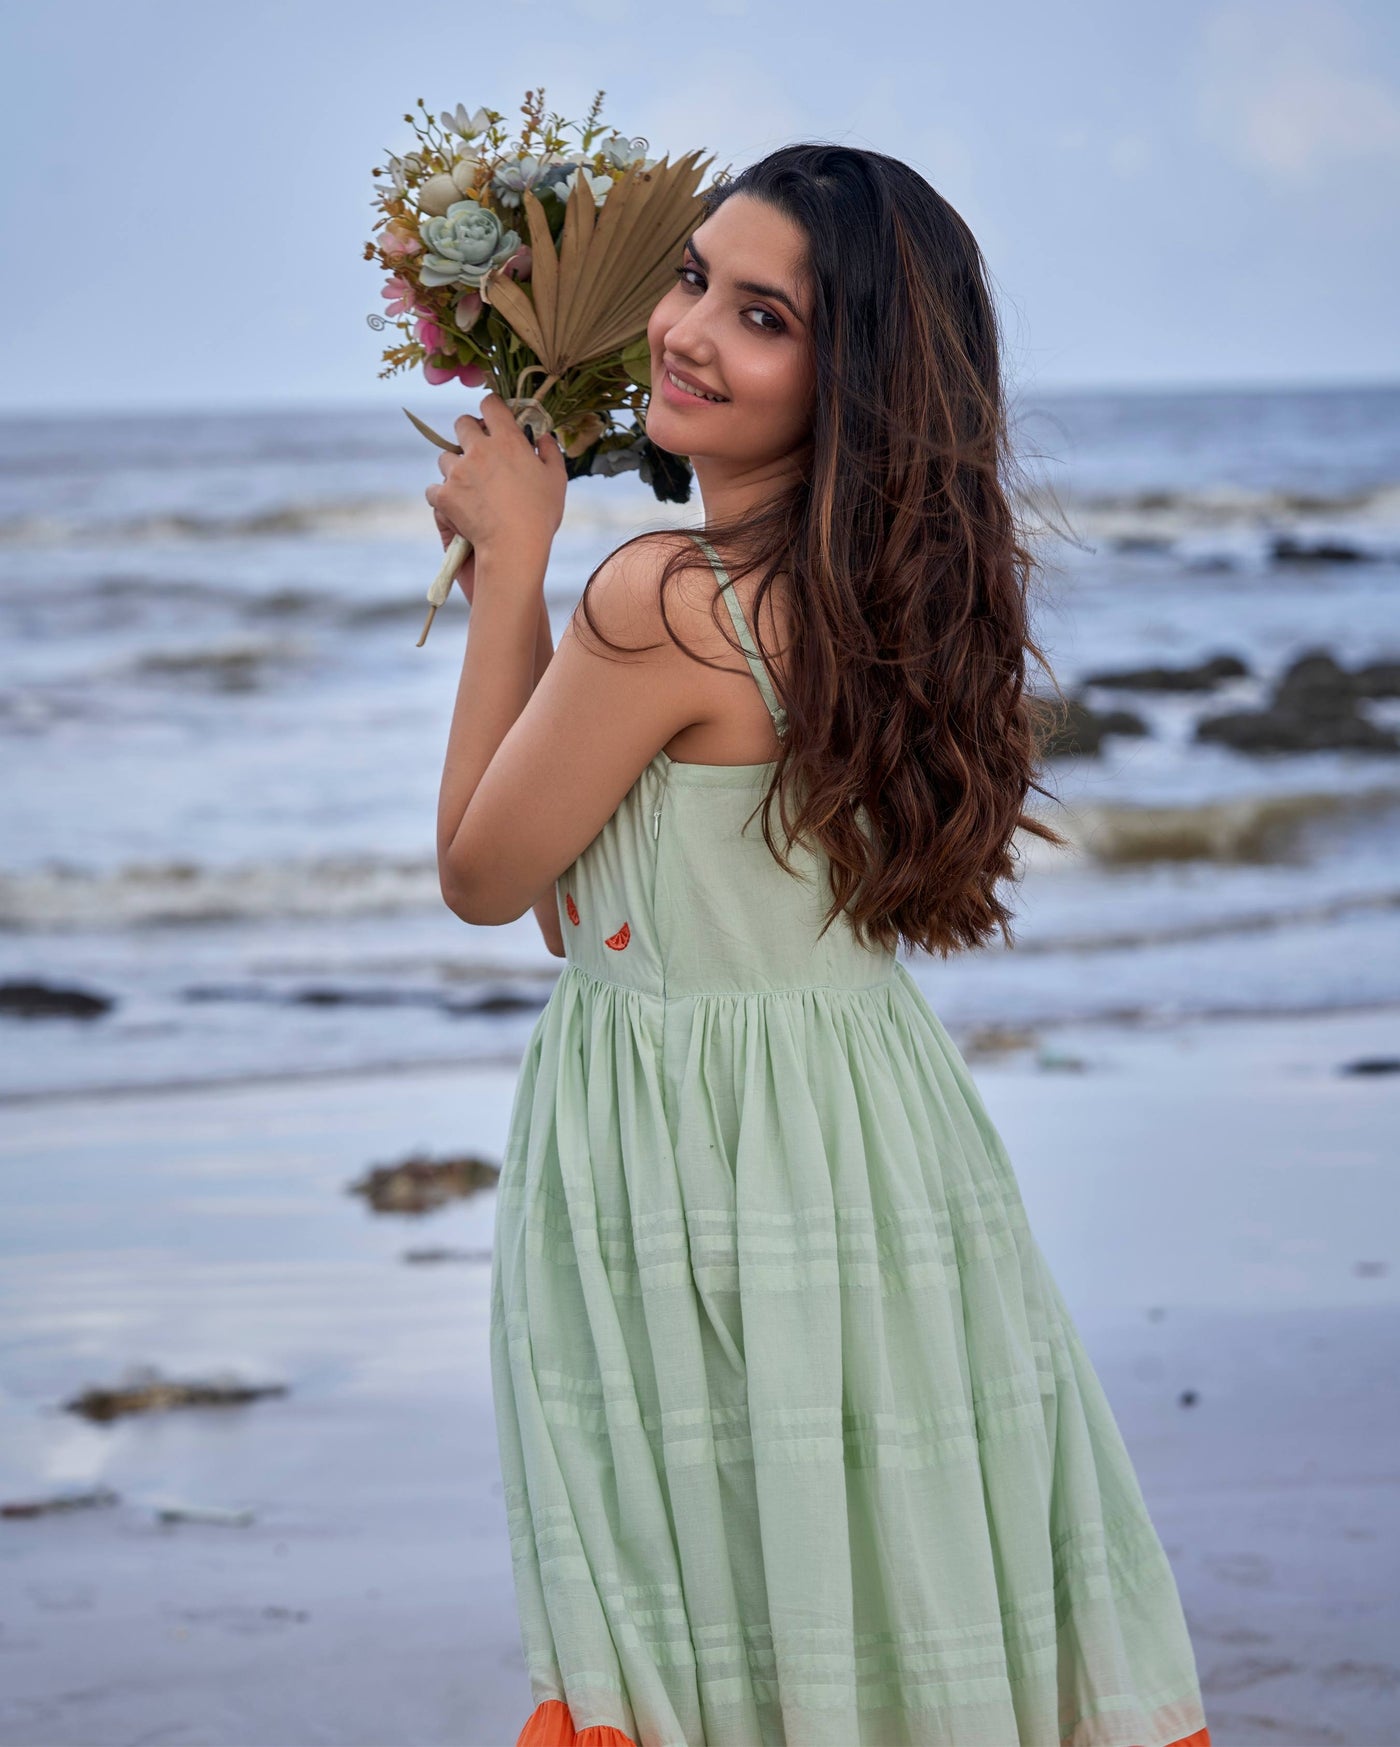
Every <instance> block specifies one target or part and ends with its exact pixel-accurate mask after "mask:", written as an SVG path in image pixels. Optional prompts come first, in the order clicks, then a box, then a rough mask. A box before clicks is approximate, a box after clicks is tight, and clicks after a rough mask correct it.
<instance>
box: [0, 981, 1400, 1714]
mask: <svg viewBox="0 0 1400 1747" xmlns="http://www.w3.org/2000/svg"><path fill="white" fill-rule="evenodd" d="M1378 1056H1389V1057H1396V1056H1400V1015H1397V1014H1395V1013H1394V1012H1376V1013H1364V1014H1363V1013H1354V1014H1343V1015H1334V1016H1330V1017H1308V1018H1289V1019H1279V1018H1275V1019H1268V1020H1257V1021H1249V1022H1229V1023H1225V1022H1216V1023H1209V1022H1198V1023H1191V1024H1182V1025H1178V1026H1172V1027H1162V1028H1157V1029H1142V1030H1111V1029H1105V1028H1102V1027H1099V1028H1087V1027H1086V1028H1078V1029H1074V1030H1069V1029H1066V1030H1061V1031H1057V1032H1056V1033H1055V1034H1054V1038H1053V1049H1049V1050H1045V1051H1043V1052H1042V1053H1041V1054H1040V1056H1039V1057H1038V1056H1037V1054H1036V1052H1035V1051H1033V1050H1032V1051H1025V1052H1021V1053H1018V1054H1012V1055H1008V1056H1006V1057H1005V1058H1001V1059H990V1060H979V1061H976V1062H975V1063H974V1071H975V1073H976V1077H977V1080H978V1083H979V1085H980V1086H981V1088H982V1091H983V1094H984V1096H985V1098H986V1100H987V1103H988V1106H989V1108H990V1110H991V1113H992V1115H993V1117H994V1119H995V1120H996V1121H997V1123H998V1124H999V1126H1000V1128H1001V1131H1002V1134H1003V1136H1004V1138H1005V1140H1006V1142H1007V1145H1008V1147H1009V1149H1010V1152H1011V1156H1012V1158H1013V1160H1014V1162H1015V1167H1016V1172H1017V1176H1018V1179H1019V1180H1020V1183H1021V1187H1022V1191H1023V1194H1024V1197H1025V1201H1026V1205H1027V1209H1028V1211H1029V1214H1030V1218H1031V1223H1032V1227H1033V1229H1034V1230H1035V1232H1036V1235H1037V1238H1038V1241H1039V1242H1040V1245H1041V1247H1042V1249H1043V1250H1044V1252H1045V1254H1046V1256H1047V1258H1048V1259H1049V1261H1050V1264H1051V1266H1052V1268H1053V1269H1054V1271H1055V1274H1056V1278H1057V1279H1058V1281H1059V1283H1060V1285H1061V1288H1062V1290H1063V1292H1064V1295H1065V1297H1066V1300H1067V1301H1068V1303H1069V1305H1070V1307H1071V1310H1072V1311H1073V1312H1074V1314H1075V1316H1076V1320H1077V1321H1078V1324H1079V1327H1080V1330H1081V1333H1082V1334H1083V1336H1084V1339H1085V1342H1086V1345H1087V1346H1088V1348H1089V1351H1090V1353H1091V1355H1092V1357H1093V1359H1094V1361H1095V1363H1096V1365H1097V1366H1098V1369H1099V1374H1100V1376H1101V1378H1102V1381H1103V1383H1104V1386H1105V1389H1106V1390H1107V1393H1108V1396H1109V1399H1110V1401H1111V1402H1112V1403H1113V1406H1114V1409H1115V1411H1116V1413H1117V1415H1118V1418H1119V1423H1120V1425H1121V1427H1122V1429H1123V1433H1124V1436H1125V1438H1126V1440H1127V1443H1128V1446H1129V1449H1130V1450H1131V1452H1132V1454H1133V1457H1134V1459H1135V1462H1136V1464H1137V1468H1138V1473H1139V1477H1140V1479H1141V1481H1142V1485H1143V1491H1144V1493H1145V1495H1146V1497H1147V1500H1148V1504H1149V1507H1150V1508H1151V1510H1152V1513H1153V1517H1154V1520H1155V1521H1156V1523H1157V1525H1158V1529H1159V1532H1160V1533H1161V1536H1162V1539H1163V1542H1164V1544H1165V1545H1166V1548H1167V1550H1168V1553H1169V1555H1170V1556H1171V1559H1172V1561H1173V1565H1174V1568H1175V1570H1176V1573H1177V1577H1178V1581H1179V1584H1180V1587H1181V1592H1182V1599H1183V1602H1184V1605H1185V1608H1186V1613H1187V1617H1188V1621H1189V1623H1190V1626H1191V1630H1192V1634H1193V1640H1194V1642H1195V1645H1196V1650H1197V1660H1198V1663H1199V1666H1200V1671H1201V1676H1202V1683H1203V1688H1204V1694H1205V1701H1206V1712H1207V1718H1208V1720H1209V1722H1210V1724H1211V1729H1212V1736H1213V1740H1214V1744H1215V1747H1251V1744H1253V1743H1270V1744H1274V1747H1303V1744H1305V1743H1307V1744H1311V1743H1319V1744H1321V1743H1327V1744H1331V1743H1338V1744H1354V1747H1382V1744H1387V1743H1392V1742H1397V1741H1400V1651H1397V1648H1396V1646H1397V1645H1400V1584H1397V1577H1398V1576H1400V1561H1397V1556H1396V1552H1397V1545H1400V1533H1398V1532H1397V1531H1400V1468H1398V1467H1397V1457H1396V1452H1397V1450H1400V1435H1397V1434H1400V1405H1398V1404H1397V1395H1396V1390H1395V1378H1396V1376H1397V1375H1400V1314H1397V1310H1398V1308H1400V1307H1398V1306H1397V1288H1398V1287H1400V1258H1397V1256H1396V1254H1395V1246H1396V1232H1397V1221H1396V1218H1395V1211H1396V1201H1397V1196H1396V1173H1397V1159H1396V1152H1395V1142H1394V1136H1395V1135H1396V1134H1397V1133H1400V1075H1385V1074H1382V1075H1354V1074H1347V1073H1344V1072H1341V1071H1340V1070H1341V1069H1342V1068H1343V1067H1344V1066H1345V1064H1347V1063H1349V1062H1352V1061H1355V1060H1357V1059H1359V1058H1363V1057H1378ZM514 1083H515V1071H514V1069H513V1068H501V1067H487V1068H470V1069H468V1068H450V1069H445V1070H444V1069H441V1068H437V1069H432V1070H425V1071H420V1072H399V1073H394V1074H385V1075H363V1074H361V1075H352V1076H326V1077H319V1078H297V1079H288V1080H284V1081H271V1080H269V1081H264V1082H250V1083H245V1084H242V1085H239V1086H233V1087H227V1088H204V1089H200V1090H197V1091H179V1092H165V1093H159V1094H152V1093H131V1094H125V1095H114V1094H112V1093H104V1094H103V1095H102V1096H101V1097H100V1098H90V1099H82V1098H72V1097H68V1098H65V1099H62V1100H57V1099H55V1100H32V1101H28V1102H23V1101H16V1102H10V1103H8V1104H5V1105H4V1106H0V1166H2V1167H3V1184H4V1189H3V1214H4V1216H3V1225H2V1227H0V1255H3V1258H4V1267H3V1271H2V1272H0V1499H3V1500H6V1501H9V1500H14V1499H27V1498H34V1497H39V1496H43V1495H45V1494H47V1493H49V1492H51V1491H53V1490H55V1489H58V1488H67V1487H77V1486H82V1485H86V1484H91V1485H97V1484H105V1485H107V1486H110V1487H111V1488H113V1489H114V1490H115V1491H116V1493H117V1494H118V1495H119V1500H118V1502H116V1503H115V1504H111V1505H108V1506H106V1507H98V1508H91V1509H82V1510H71V1511H66V1512H61V1513H52V1514H47V1515H41V1516H38V1517H34V1518H30V1519H15V1520H3V1521H0V1577H2V1578H3V1581H0V1743H3V1744H5V1747H59V1744H62V1747H86V1744H88V1743H92V1744H94V1747H95V1744H97V1743H101V1744H102V1747H116V1744H121V1747H137V1744H138V1743H139V1744H140V1747H166V1744H169V1747H176V1744H178V1747H310V1744H312V1743H318V1742H326V1743H331V1742H334V1743H338V1744H341V1747H350V1744H354V1747H361V1744H363V1747H391V1744H392V1747H400V1744H401V1747H409V1744H410V1743H411V1744H413V1747H438V1744H439V1743H441V1744H442V1747H510V1744H511V1743H512V1742H513V1741H514V1739H515V1736H516V1733H517V1732H518V1730H519V1728H520V1726H521V1725H522V1723H523V1722H524V1720H525V1717H526V1715H527V1714H528V1711H529V1708H530V1695H529V1690H528V1684H527V1682H526V1679H525V1675H524V1670H523V1665H522V1661H521V1655H520V1646H519V1640H518V1634H517V1627H516V1620H515V1613H514V1597H513V1592H512V1588H511V1576H510V1556H509V1546H508V1542H507V1538H506V1529H505V1519H504V1513H503V1509H502V1503H501V1494H500V1484H499V1478H498V1470H497V1458H496V1447H495V1431H494V1425H493V1421H492V1415H491V1405H490V1377H489V1370H488V1362H487V1353H488V1347H487V1331H488V1313H489V1303H488V1288H489V1246H490V1241H491V1225H492V1217H493V1211H494V1198H493V1194H492V1192H491V1191H489V1190H488V1191H485V1192H483V1193H480V1194H478V1195H476V1196H474V1197H472V1198H470V1199H468V1200H465V1201H462V1202H458V1203H455V1204H453V1205H452V1206H451V1207H450V1208H449V1209H447V1210H446V1211H443V1212H440V1213H437V1214H433V1215H427V1216H423V1217H419V1218H410V1217H402V1216H400V1217H391V1216H387V1215H375V1214H372V1213H371V1212H369V1211H368V1209H367V1208H366V1206H365V1204H364V1203H363V1201H362V1200H361V1198H360V1197H358V1196H354V1195H351V1194H348V1193H347V1192H346V1186H347V1184H348V1183H349V1182H350V1181H351V1180H352V1179H353V1178H355V1177H357V1176H359V1175H360V1174H361V1173H362V1172H363V1171H364V1170H365V1169H366V1168H368V1167H369V1166H370V1165H372V1164H376V1163H387V1162H391V1161H394V1160H398V1159H401V1158H403V1157H404V1156H405V1155H406V1154H407V1153H410V1152H413V1151H418V1150H425V1151H428V1152H431V1153H432V1154H433V1155H434V1156H438V1157H441V1156H444V1155H447V1154H453V1153H461V1152H464V1151H470V1152H478V1151H479V1152H480V1153H481V1154H483V1155H484V1156H486V1157H487V1158H489V1159H491V1160H493V1161H498V1160H499V1157H500V1150H501V1146H502V1144H503V1141H504V1137H505V1132H506V1125H507V1121H508V1117H509V1111H510V1100H511V1094H512V1091H513V1088H514ZM435 1245H445V1246H450V1247H452V1248H453V1249H461V1250H465V1251H467V1252H468V1258H467V1259H444V1260H439V1261H435V1262H419V1263H409V1262H406V1261H404V1260H403V1259H402V1256H403V1252H404V1251H405V1250H407V1249H410V1248H414V1247H417V1246H435ZM472 1258H474V1259H472ZM137 1363H149V1364H155V1365H159V1366H160V1367H161V1369H162V1370H163V1371H164V1372H166V1373H168V1374H170V1375H172V1376H178V1377H186V1376H192V1375H198V1376H207V1375H209V1374H211V1373H222V1372H226V1371H232V1372H235V1373H236V1374H237V1375H238V1376H239V1377H240V1378H241V1379H243V1380H246V1381H249V1382H255V1383H263V1382H278V1383H285V1384H286V1385H287V1386H288V1393H287V1394H286V1395H284V1396H271V1397H268V1398H266V1399H262V1400H257V1401H253V1402H250V1403H248V1404H246V1405H242V1406H234V1407H213V1408H204V1409H188V1408H182V1409H177V1410H172V1411H170V1412H167V1413H164V1414H144V1415H133V1416H128V1417H125V1418H122V1419H120V1420H117V1421H115V1422H114V1423H111V1424H107V1425H94V1424H90V1423H89V1422H88V1421H86V1420H85V1419H83V1418H80V1417H79V1416H77V1415H75V1414H72V1413H69V1412H65V1411H63V1410H62V1408H61V1403H62V1402H64V1401H65V1400H67V1399H69V1398H70V1397H71V1396H72V1395H74V1394H75V1393H76V1392H77V1391H79V1390H81V1389H82V1388H83V1387H84V1386H85V1385H87V1384H89V1383H104V1384H106V1383H113V1382H115V1381H117V1380H118V1378H119V1376H120V1374H121V1373H122V1372H123V1371H124V1370H125V1368H126V1367H127V1366H128V1365H130V1364H137ZM170 1501H178V1502H181V1503H185V1504H195V1505H206V1506H216V1507H222V1508H231V1509H247V1510H250V1511H251V1512H252V1513H253V1520H252V1521H251V1522H249V1523H247V1524H246V1525H242V1526H239V1525H231V1524H222V1523H211V1522H194V1521H186V1522H179V1523H162V1522H160V1521H158V1520H157V1519H156V1516H155V1509H156V1507H157V1506H158V1505H159V1504H161V1503H163V1502H170ZM1008 1747H1009V1744H1008Z"/></svg>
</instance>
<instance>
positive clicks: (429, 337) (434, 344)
mask: <svg viewBox="0 0 1400 1747" xmlns="http://www.w3.org/2000/svg"><path fill="white" fill-rule="evenodd" d="M413 337H414V339H415V340H417V342H418V344H419V345H420V346H422V347H423V349H424V350H425V351H428V352H440V351H441V350H442V345H443V334H442V329H441V328H440V327H439V326H438V325H437V323H436V322H435V321H429V320H428V319H427V317H426V316H423V317H420V318H419V319H418V320H417V321H416V322H414V324H413Z"/></svg>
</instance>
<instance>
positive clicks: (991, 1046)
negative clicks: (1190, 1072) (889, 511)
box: [0, 960, 1400, 1114]
mask: <svg viewBox="0 0 1400 1747" xmlns="http://www.w3.org/2000/svg"><path fill="white" fill-rule="evenodd" d="M901 962H905V961H903V960H901ZM920 988H921V989H923V985H922V984H920ZM924 993H925V996H926V998H928V999H930V1004H931V1005H932V1006H933V1010H934V1012H935V1014H937V1013H938V1008H937V1005H936V1003H935V1002H933V1001H932V999H931V997H929V996H928V992H927V990H924ZM547 998H548V997H546V999H547ZM1371 1017H1378V1018H1392V1019H1393V1020H1394V1021H1395V1026H1396V1031H1395V1039H1394V1046H1395V1048H1396V1050H1397V1052H1398V1053H1400V1003H1396V1002H1395V1001H1393V1000H1376V1001H1348V1002H1339V1003H1333V1004H1329V1005H1313V1004H1307V1005H1299V1006H1296V1007H1280V1006H1273V1007H1269V1008H1260V1007H1249V1006H1218V1007H1211V1008H1205V1009H1201V1010H1200V1011H1197V1012H1191V1013H1171V1012H1163V1011H1160V1010H1155V1009H1149V1008H1143V1007H1132V1008H1122V1009H1117V1010H1114V1011H1107V1012H1103V1013H1100V1014H1097V1015H1095V1016H1094V1017H1092V1018H1089V1019H1085V1018H1080V1017H1076V1016H1074V1015H1067V1016H1065V1017H1061V1018H1051V1019H1045V1018H1040V1019H1034V1020H1031V1021H1029V1022H1028V1023H1027V1025H1026V1027H1025V1028H1024V1029H1025V1042H1024V1043H1023V1044H1020V1045H1014V1046H1009V1045H1007V1044H1005V1043H1003V1042H1002V1041H1000V1040H1001V1039H1002V1038H1004V1037H1005V1036H1006V1034H1007V1033H1008V1031H1009V1030H1010V1031H1017V1030H1019V1028H1017V1027H1008V1026H1007V1025H1005V1024H1003V1023H1001V1022H998V1021H995V1020H988V1021H986V1022H977V1021H974V1022H972V1023H971V1024H969V1025H963V1026H958V1027H955V1026H953V1025H949V1026H948V1031H949V1034H950V1036H951V1037H952V1038H953V1041H954V1042H955V1043H956V1044H957V1046H958V1049H959V1052H960V1053H961V1054H963V1055H964V1057H965V1059H966V1061H967V1063H968V1065H969V1066H970V1067H971V1068H973V1069H974V1070H975V1071H981V1070H983V1069H985V1068H986V1067H988V1066H989V1065H990V1064H992V1063H994V1062H996V1061H1000V1060H1003V1059H1006V1058H1008V1057H1010V1056H1013V1055H1015V1054H1016V1053H1018V1052H1032V1051H1034V1049H1035V1046H1036V1044H1037V1043H1038V1042H1039V1041H1040V1037H1041V1034H1042V1033H1045V1034H1048V1035H1050V1036H1059V1035H1061V1034H1064V1033H1076V1034H1079V1033H1093V1034H1098V1033H1114V1034H1121V1035H1125V1036H1155V1035H1160V1034H1162V1033H1165V1032H1173V1033H1175V1032H1179V1031H1181V1030H1183V1029H1185V1028H1189V1027H1214V1026H1236V1025H1261V1026H1267V1025H1269V1024H1271V1023H1273V1022H1275V1021H1277V1022H1279V1023H1280V1024H1285V1023H1291V1022H1295V1021H1298V1020H1305V1019H1315V1020H1319V1021H1327V1020H1332V1019H1348V1018H1362V1019H1365V1018H1371ZM31 1023H33V1024H44V1023H48V1022H47V1021H44V1020H35V1021H31ZM519 1062H520V1051H518V1050H506V1051H501V1052H499V1053H496V1054H482V1055H473V1056H470V1057H467V1056H462V1057H429V1058H427V1059H424V1058H423V1057H422V1056H404V1057H400V1058H397V1059H395V1058H393V1057H389V1058H386V1059H384V1060H379V1061H370V1062H345V1063H335V1064H328V1065H326V1066H324V1067H316V1066H313V1065H306V1066H301V1067H294V1068H289V1069H287V1070H286V1072H284V1073H268V1072H263V1071H255V1072H250V1073H233V1074H210V1075H206V1076H204V1077H202V1078H197V1077H191V1078H187V1079H186V1078H182V1079H178V1080H152V1081H149V1082H142V1081H139V1080H138V1081H110V1082H98V1083H96V1084H93V1085H79V1086H57V1087H49V1086H45V1087H40V1088H38V1089H37V1090H34V1091H29V1092H16V1091H4V1090H0V1114H2V1113H3V1112H4V1111H5V1110H9V1109H23V1108H26V1107H33V1106H35V1105H42V1104H54V1105H60V1104H68V1103H72V1102H78V1101H82V1100H89V1101H90V1100H95V1099H106V1098H143V1097H178V1096H180V1095H182V1094H184V1093H187V1092H188V1093H218V1092H221V1091H238V1090H241V1089H243V1088H256V1087H260V1086H261V1087H269V1088H270V1087H276V1086H287V1085H300V1084H306V1085H308V1086H311V1085H316V1084H319V1083H321V1082H324V1081H336V1080H360V1079H364V1078H366V1077H375V1078H377V1077H383V1078H385V1079H398V1078H403V1077H407V1076H411V1075H414V1074H425V1075H434V1074H463V1073H465V1074H471V1073H476V1072H478V1071H480V1072H497V1071H500V1072H511V1071H515V1070H517V1069H518V1066H519Z"/></svg>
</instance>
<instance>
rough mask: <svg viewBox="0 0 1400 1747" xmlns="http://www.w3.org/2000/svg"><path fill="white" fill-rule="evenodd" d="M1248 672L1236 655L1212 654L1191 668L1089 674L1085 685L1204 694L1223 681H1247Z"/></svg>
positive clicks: (1143, 668)
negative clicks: (1207, 659)
mask: <svg viewBox="0 0 1400 1747" xmlns="http://www.w3.org/2000/svg"><path fill="white" fill-rule="evenodd" d="M1248 677H1249V669H1248V667H1246V666H1245V664H1244V662H1243V661H1241V660H1240V658H1239V656H1238V655H1212V656H1211V658H1210V659H1209V661H1202V662H1198V663H1197V665H1196V666H1195V667H1127V668H1123V669H1121V670H1119V671H1115V672H1109V673H1091V674H1090V675H1089V677H1088V678H1087V679H1086V680H1085V681H1084V683H1085V685H1100V686H1109V687H1114V688H1116V689H1117V690H1119V691H1139V692H1208V691H1212V690H1213V689H1214V688H1215V687H1216V686H1218V685H1223V684H1224V683H1225V681H1226V680H1227V679H1247V678H1248Z"/></svg>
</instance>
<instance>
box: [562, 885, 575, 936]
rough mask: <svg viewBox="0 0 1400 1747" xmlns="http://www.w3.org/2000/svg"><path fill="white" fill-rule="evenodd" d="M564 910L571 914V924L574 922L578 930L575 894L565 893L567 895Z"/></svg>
mask: <svg viewBox="0 0 1400 1747" xmlns="http://www.w3.org/2000/svg"><path fill="white" fill-rule="evenodd" d="M564 908H565V909H566V910H567V911H568V912H569V920H570V922H572V923H573V925H574V927H575V928H577V927H578V905H577V904H576V903H575V902H574V894H573V893H572V892H565V894H564Z"/></svg>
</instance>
